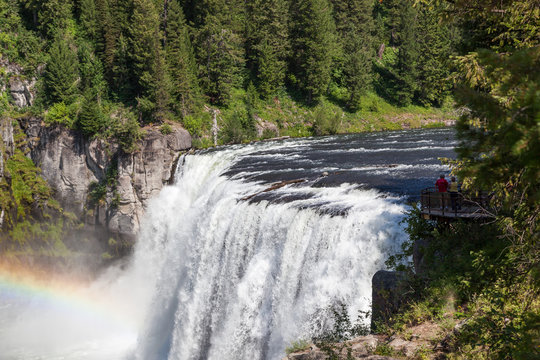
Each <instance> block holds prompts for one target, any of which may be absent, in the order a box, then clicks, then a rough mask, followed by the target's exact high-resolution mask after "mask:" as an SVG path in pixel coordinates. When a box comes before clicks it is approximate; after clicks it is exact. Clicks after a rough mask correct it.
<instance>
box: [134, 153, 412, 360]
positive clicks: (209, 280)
mask: <svg viewBox="0 0 540 360" xmlns="http://www.w3.org/2000/svg"><path fill="white" fill-rule="evenodd" d="M258 146H259V147H262V146H261V145H258ZM263 146H265V147H269V146H275V145H263ZM253 150H254V148H253V146H248V147H241V148H238V147H236V148H232V149H229V150H224V151H220V152H215V153H207V154H201V155H195V156H187V157H185V158H184V159H183V160H184V164H183V166H181V167H180V168H179V170H178V174H177V183H176V184H175V185H174V186H170V187H166V188H165V189H163V190H162V192H161V194H160V195H159V197H157V198H156V199H154V200H153V201H152V203H151V205H150V206H149V209H148V212H147V216H146V221H145V224H144V225H143V230H142V233H141V236H140V240H139V244H138V245H137V248H136V252H135V256H134V261H133V266H132V268H131V270H130V272H131V273H132V274H138V275H136V276H140V277H141V278H143V279H144V281H142V282H141V284H144V288H145V289H147V290H145V291H143V293H145V294H142V295H141V296H143V297H145V296H146V297H147V299H148V301H149V302H148V306H147V309H148V310H147V315H146V321H145V322H144V323H145V326H144V327H143V328H142V329H141V330H140V333H139V340H138V345H137V348H136V351H135V352H134V354H133V357H134V358H136V359H144V360H152V359H156V360H158V359H159V360H162V359H181V360H188V359H224V360H226V359H235V360H237V359H250V360H251V359H280V358H281V357H283V356H284V350H285V347H286V346H288V345H289V344H290V343H291V342H292V341H294V340H297V339H299V338H309V337H310V336H312V335H314V334H313V331H314V324H316V323H320V322H322V321H323V320H325V318H326V317H327V316H328V313H327V312H326V311H324V310H325V309H327V308H328V307H329V306H330V305H332V304H335V303H336V301H342V302H344V303H346V304H347V305H348V309H349V310H348V311H349V313H350V314H349V315H350V316H351V318H356V316H357V313H358V311H359V310H369V304H370V298H371V277H372V276H373V274H374V273H375V272H376V271H377V270H379V269H381V268H384V260H385V254H388V253H392V252H394V251H395V250H396V248H397V247H398V246H399V245H400V243H401V242H402V241H403V239H404V235H403V231H402V228H401V227H400V225H399V221H400V220H401V219H402V218H403V210H404V206H403V205H402V204H400V202H399V201H398V199H395V198H391V197H384V196H381V194H380V193H378V192H377V191H374V190H358V189H357V187H356V186H354V185H347V184H344V185H342V186H340V187H336V188H287V187H285V188H281V189H278V190H276V191H278V192H291V193H294V192H308V193H309V194H310V195H311V197H310V198H308V199H303V200H297V201H292V202H288V203H281V204H274V203H272V204H271V203H268V202H266V201H262V202H260V203H249V202H247V201H242V200H240V199H241V198H243V197H245V196H247V195H251V194H254V193H257V192H259V191H261V190H262V189H264V188H265V186H263V185H261V184H256V183H244V182H242V181H241V180H240V179H229V178H227V177H225V176H223V175H221V174H223V173H224V172H225V171H227V170H228V169H229V168H230V166H231V165H232V164H233V163H234V162H235V161H236V160H237V159H238V158H239V157H240V156H243V155H244V154H247V153H249V152H250V151H253ZM317 204H331V205H326V206H339V207H347V208H348V209H349V210H348V211H347V214H346V215H345V216H331V215H329V214H328V213H325V212H321V211H317ZM141 310H143V309H141Z"/></svg>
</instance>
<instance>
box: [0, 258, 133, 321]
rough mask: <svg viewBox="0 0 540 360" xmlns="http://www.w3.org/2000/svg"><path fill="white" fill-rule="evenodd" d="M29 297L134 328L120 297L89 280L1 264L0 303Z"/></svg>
mask: <svg viewBox="0 0 540 360" xmlns="http://www.w3.org/2000/svg"><path fill="white" fill-rule="evenodd" d="M26 300H33V301H34V303H36V302H37V303H39V304H44V305H46V307H49V308H55V309H61V310H62V311H63V312H65V313H67V314H72V315H74V316H77V317H79V318H86V319H95V320H99V321H102V322H109V323H111V325H115V326H121V327H125V328H126V329H128V328H133V324H132V323H133V319H130V318H129V317H127V316H126V315H125V313H124V312H122V311H120V310H121V309H122V305H121V304H119V303H118V302H117V301H116V300H117V299H114V298H112V297H111V296H107V294H106V293H105V294H104V293H103V292H102V291H99V290H97V289H96V290H94V289H92V284H91V283H90V282H88V281H82V280H78V279H72V278H69V277H66V276H61V275H58V274H54V273H50V272H45V271H32V270H29V269H27V268H24V267H21V266H13V265H10V266H6V265H1V264H0V305H1V304H2V303H6V302H7V303H13V302H15V303H18V302H22V301H26Z"/></svg>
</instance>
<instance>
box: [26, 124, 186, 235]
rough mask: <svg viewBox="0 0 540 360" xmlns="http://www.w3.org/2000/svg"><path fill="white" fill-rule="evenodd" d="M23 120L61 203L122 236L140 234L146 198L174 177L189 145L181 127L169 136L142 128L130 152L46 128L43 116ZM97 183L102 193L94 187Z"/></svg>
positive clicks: (32, 147) (34, 153)
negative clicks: (139, 137)
mask: <svg viewBox="0 0 540 360" xmlns="http://www.w3.org/2000/svg"><path fill="white" fill-rule="evenodd" d="M22 124H23V128H24V130H25V132H26V134H27V135H28V137H29V142H28V146H29V147H30V150H31V151H30V154H31V157H32V160H33V161H34V162H35V164H36V165H37V166H38V167H40V168H41V170H42V176H43V177H44V178H45V179H46V180H47V182H48V183H49V184H50V185H51V187H52V188H53V189H54V191H55V194H56V195H55V196H56V198H57V200H58V201H59V202H60V204H61V205H62V207H63V208H64V209H65V210H67V211H70V212H72V213H74V214H75V215H76V216H77V217H79V218H81V219H83V220H84V222H85V223H86V225H87V226H90V227H91V226H95V227H102V228H103V227H104V228H105V229H107V230H109V231H110V232H111V233H113V234H116V235H119V236H120V237H122V238H124V239H133V238H134V237H135V236H136V234H137V233H138V231H139V227H140V222H141V218H142V216H143V214H144V210H145V207H146V205H147V202H148V200H149V199H150V198H152V196H154V195H156V194H157V193H158V192H159V191H160V190H161V188H162V187H163V185H164V184H167V183H168V182H169V181H170V180H171V177H172V175H173V172H174V166H175V164H176V160H177V159H178V157H179V156H180V153H181V152H182V151H184V150H187V149H189V148H190V147H191V137H190V135H189V133H188V132H187V131H186V130H185V129H183V128H182V127H181V126H179V125H177V126H173V131H172V132H171V133H170V134H167V135H164V134H162V133H161V132H160V131H159V130H158V129H157V128H147V129H144V136H143V137H142V139H141V140H140V141H139V142H138V143H137V147H136V150H135V151H134V152H132V153H126V152H124V151H122V150H121V149H119V148H118V146H116V145H115V144H111V143H108V142H106V141H104V140H99V139H88V138H86V137H84V136H83V135H82V134H81V133H79V132H77V131H73V130H69V129H66V128H64V127H60V126H46V125H45V124H44V123H43V122H42V119H40V118H35V117H32V118H29V119H27V120H25V121H23V122H22ZM99 186H101V187H102V189H104V190H103V193H102V194H99V191H96V190H95V189H97V188H98V187H99ZM96 192H98V194H96Z"/></svg>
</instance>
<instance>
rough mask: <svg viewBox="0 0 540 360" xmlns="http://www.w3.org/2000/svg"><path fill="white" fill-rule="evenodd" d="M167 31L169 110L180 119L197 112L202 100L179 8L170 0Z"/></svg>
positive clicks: (192, 56)
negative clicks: (170, 99) (169, 88)
mask: <svg viewBox="0 0 540 360" xmlns="http://www.w3.org/2000/svg"><path fill="white" fill-rule="evenodd" d="M168 5H169V6H168V10H167V13H168V15H167V28H166V33H167V37H166V48H165V51H166V59H167V65H168V69H169V73H170V79H171V95H172V107H173V109H174V110H175V111H176V112H177V113H179V114H181V116H182V117H185V116H186V115H188V114H190V113H192V112H193V111H195V110H196V108H197V107H198V105H199V102H200V101H201V99H200V97H201V94H200V89H199V84H198V81H197V68H196V64H195V55H194V53H193V47H192V46H191V40H190V38H189V31H188V27H187V25H186V22H185V19H184V14H183V12H182V8H181V7H180V5H179V3H178V1H177V0H169V3H168Z"/></svg>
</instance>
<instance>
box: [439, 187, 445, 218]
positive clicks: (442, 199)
mask: <svg viewBox="0 0 540 360" xmlns="http://www.w3.org/2000/svg"><path fill="white" fill-rule="evenodd" d="M440 194H441V209H442V215H443V216H444V205H445V201H444V195H445V194H446V193H445V192H442V193H440Z"/></svg>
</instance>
